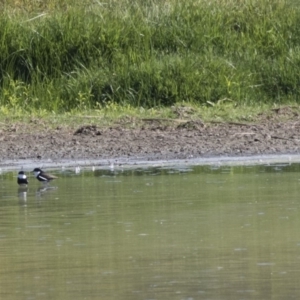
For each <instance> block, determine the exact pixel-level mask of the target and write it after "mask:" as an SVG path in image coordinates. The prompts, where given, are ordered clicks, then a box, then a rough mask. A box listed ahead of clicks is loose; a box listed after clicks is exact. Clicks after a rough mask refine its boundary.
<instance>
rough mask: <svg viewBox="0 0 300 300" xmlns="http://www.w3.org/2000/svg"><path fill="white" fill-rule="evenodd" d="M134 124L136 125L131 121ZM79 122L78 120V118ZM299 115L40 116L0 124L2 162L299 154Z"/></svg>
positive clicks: (282, 111)
mask: <svg viewBox="0 0 300 300" xmlns="http://www.w3.org/2000/svg"><path fill="white" fill-rule="evenodd" d="M133 122H135V125H133V124H132V123H133ZM77 124H78V122H77ZM299 128H300V116H299V114H298V112H297V111H295V109H293V108H290V107H285V108H280V109H276V110H272V111H271V112H270V114H262V115H260V116H258V117H257V118H256V119H255V122H252V123H243V122H227V123H223V122H219V123H218V122H209V123H203V122H202V121H201V120H200V119H192V118H183V119H182V118H180V119H142V120H141V119H139V120H138V121H137V120H132V119H130V118H128V119H127V120H121V121H119V122H118V123H116V124H114V125H113V126H110V127H101V126H97V125H95V124H93V125H91V124H84V122H83V123H82V124H81V125H77V126H63V125H62V126H58V127H57V128H53V127H49V126H48V125H47V124H45V123H44V122H43V121H42V120H32V121H31V122H27V123H24V124H22V123H13V124H12V123H10V124H4V123H2V124H1V125H0V145H1V146H0V164H4V163H5V161H8V160H13V161H17V160H41V161H45V160H53V161H59V160H64V159H70V160H79V159H90V160H91V159H107V160H112V159H115V160H117V159H123V160H124V159H128V158H129V159H135V160H139V159H140V160H151V161H155V160H168V159H170V160H173V159H190V158H196V157H212V156H249V155H260V154H298V153H299V150H300V149H299V146H300V133H299Z"/></svg>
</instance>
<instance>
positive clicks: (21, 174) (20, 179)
mask: <svg viewBox="0 0 300 300" xmlns="http://www.w3.org/2000/svg"><path fill="white" fill-rule="evenodd" d="M17 182H18V185H20V186H27V184H28V180H27V176H26V175H25V173H24V171H20V172H19V173H18V181H17Z"/></svg>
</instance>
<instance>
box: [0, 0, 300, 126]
mask: <svg viewBox="0 0 300 300" xmlns="http://www.w3.org/2000/svg"><path fill="white" fill-rule="evenodd" d="M5 3H6V4H5V6H3V7H1V18H0V37H1V43H0V61H1V70H0V79H1V81H0V84H1V90H0V113H2V115H12V114H14V115H16V116H18V115H20V114H24V113H26V114H32V113H33V114H36V115H43V116H46V115H47V116H50V117H51V115H52V116H54V115H57V114H59V113H66V112H67V113H71V114H72V113H74V112H76V113H82V111H84V113H83V114H90V112H91V110H95V109H96V110H97V111H95V112H93V114H100V115H103V116H108V115H109V116H112V117H115V116H120V115H140V116H144V115H145V116H170V117H174V114H173V111H172V109H171V108H170V107H171V106H172V105H174V104H176V103H189V105H192V106H194V107H196V111H197V112H199V115H201V116H202V117H203V118H204V119H213V118H218V117H219V118H224V119H245V120H248V119H251V116H252V115H253V114H256V113H257V112H258V111H261V110H265V109H266V107H269V106H273V105H281V104H287V103H289V104H290V103H292V104H293V105H295V104H297V103H298V98H299V81H300V80H299V79H300V74H299V67H300V47H299V46H300V31H299V30H298V29H299V25H300V18H299V17H300V11H299V8H298V6H297V5H293V4H292V2H291V1H288V0H286V1H283V0H277V1H271V0H245V1H238V0H236V1H216V0H215V1H205V0H187V1H179V0H178V1H177V0H170V1H168V2H166V1H159V0H156V1H155V0H153V1H142V0H140V1H138V0H137V1H134V2H133V1H129V0H122V1H108V2H105V3H102V2H99V1H88V0H85V1H79V0H78V1H74V0H73V1H70V0H69V1H68V0H67V1H58V0H49V1H25V0H23V1H22V0H20V1H17V0H15V1H13V0H8V1H6V2H5ZM161 107H165V108H164V109H163V110H161V109H158V108H161ZM207 107H213V109H207ZM199 110H200V111H199ZM197 115H198V113H197Z"/></svg>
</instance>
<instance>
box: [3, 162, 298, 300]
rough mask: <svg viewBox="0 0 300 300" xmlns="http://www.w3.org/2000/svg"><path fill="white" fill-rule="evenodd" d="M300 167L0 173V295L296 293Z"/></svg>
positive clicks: (106, 296) (218, 296) (287, 295)
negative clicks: (47, 178)
mask: <svg viewBox="0 0 300 300" xmlns="http://www.w3.org/2000/svg"><path fill="white" fill-rule="evenodd" d="M299 168H300V167H299V165H297V164H292V165H285V164H282V165H271V166H249V167H247V166H243V167H238V166H237V167H219V166H217V165H216V166H203V167H180V166H179V167H176V168H147V169H136V170H125V171H122V170H120V169H118V167H115V168H114V169H113V170H97V169H96V170H95V171H94V172H92V171H87V170H77V171H76V172H75V170H65V171H57V172H54V174H55V175H57V176H59V177H60V178H59V179H57V180H56V181H54V182H53V183H52V184H51V185H50V186H48V187H47V186H43V185H42V184H40V183H39V182H37V181H36V180H35V179H34V178H31V177H30V178H29V179H30V186H29V188H28V190H24V189H23V190H22V189H18V187H17V184H16V173H17V172H15V171H14V172H6V173H3V174H1V175H0V219H1V222H0V266H1V267H0V299H75V300H76V299H108V300H110V299H126V300H127V299H128V300H129V299H133V300H134V299H149V300H150V299H164V300H167V299H172V300H173V299H175V300H176V299H178V300H179V299H180V300H182V299H184V300H192V299H228V300H229V299H230V300H232V299H233V300H235V299H299V297H300V285H299V278H300V233H299V228H300V201H299V190H300V172H299Z"/></svg>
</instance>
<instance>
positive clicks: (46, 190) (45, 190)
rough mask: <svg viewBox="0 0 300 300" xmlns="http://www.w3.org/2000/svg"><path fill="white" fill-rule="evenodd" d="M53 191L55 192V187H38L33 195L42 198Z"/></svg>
mask: <svg viewBox="0 0 300 300" xmlns="http://www.w3.org/2000/svg"><path fill="white" fill-rule="evenodd" d="M55 190H57V186H49V185H44V186H41V187H39V188H38V189H37V190H36V192H35V194H36V196H37V197H42V196H44V195H45V194H47V193H49V192H51V191H55Z"/></svg>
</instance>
